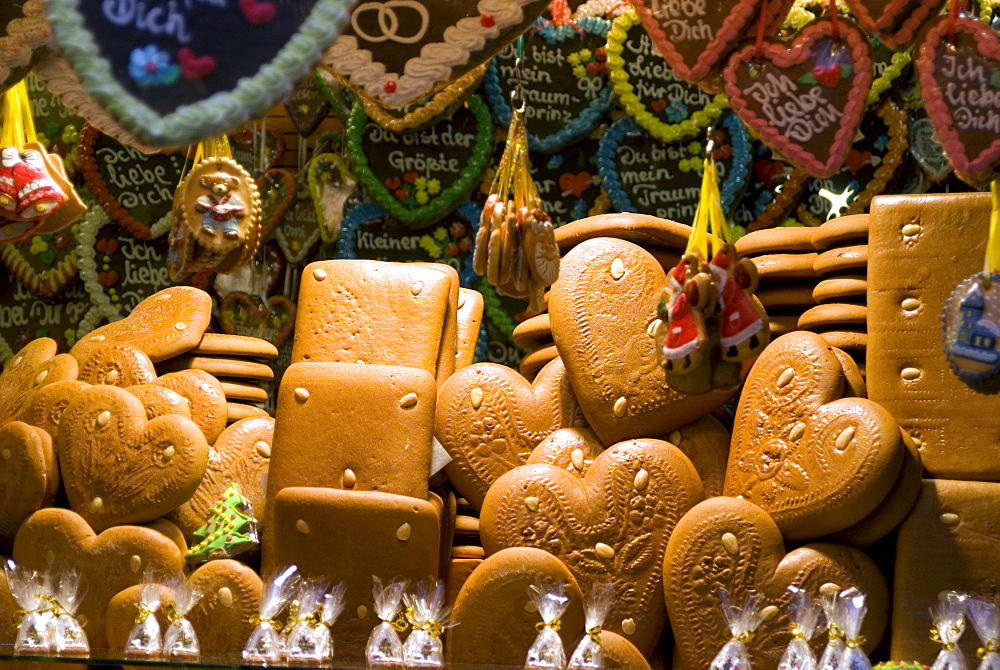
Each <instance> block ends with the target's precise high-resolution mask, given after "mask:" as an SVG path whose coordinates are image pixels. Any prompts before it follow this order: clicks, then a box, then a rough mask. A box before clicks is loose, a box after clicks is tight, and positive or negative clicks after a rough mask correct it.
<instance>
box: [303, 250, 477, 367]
mask: <svg viewBox="0 0 1000 670" xmlns="http://www.w3.org/2000/svg"><path fill="white" fill-rule="evenodd" d="M454 290H455V296H454V299H455V300H456V301H457V299H458V296H457V286H456V287H454ZM452 292H453V286H452V278H451V277H450V276H449V274H448V273H446V272H442V271H440V270H439V269H435V268H430V267H426V265H424V264H421V263H385V262H382V261H371V260H332V261H319V262H316V263H311V264H310V265H308V266H307V267H306V269H305V270H304V271H303V273H302V285H301V287H300V288H299V303H298V316H297V317H296V326H295V341H294V343H293V345H292V362H293V363H299V362H303V361H310V362H318V361H322V362H335V363H358V362H363V363H375V364H385V365H403V366H407V367H414V368H420V369H422V370H426V371H427V372H429V373H431V374H432V375H436V374H437V372H438V358H439V354H440V352H441V342H442V337H443V335H444V333H445V331H446V327H445V322H446V319H447V316H448V309H449V304H450V303H451V300H452ZM451 332H452V333H454V332H455V331H454V330H452V331H451ZM452 349H453V347H452Z"/></svg>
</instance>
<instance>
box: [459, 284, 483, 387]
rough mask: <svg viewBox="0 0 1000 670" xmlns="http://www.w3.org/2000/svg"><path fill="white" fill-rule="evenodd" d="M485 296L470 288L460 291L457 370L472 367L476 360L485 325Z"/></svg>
mask: <svg viewBox="0 0 1000 670" xmlns="http://www.w3.org/2000/svg"><path fill="white" fill-rule="evenodd" d="M484 306H485V305H484V303H483V294H482V293H480V292H479V291H474V290H472V289H469V288H462V289H459V291H458V338H457V346H456V349H455V370H461V369H462V368H465V367H468V366H470V365H472V364H473V363H474V362H475V360H476V345H477V344H479V328H480V326H481V325H482V323H483V309H484Z"/></svg>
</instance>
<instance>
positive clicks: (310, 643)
mask: <svg viewBox="0 0 1000 670" xmlns="http://www.w3.org/2000/svg"><path fill="white" fill-rule="evenodd" d="M326 589H327V583H326V582H324V581H318V580H302V581H301V582H300V584H299V591H298V594H297V595H296V596H295V600H293V601H292V605H291V606H289V619H288V624H287V625H286V628H287V629H288V635H287V636H286V637H285V658H286V659H287V660H288V662H289V663H296V664H314V663H319V661H320V649H319V640H318V639H317V636H316V631H317V630H318V629H319V628H320V623H319V615H320V610H321V609H322V607H323V596H325V595H326Z"/></svg>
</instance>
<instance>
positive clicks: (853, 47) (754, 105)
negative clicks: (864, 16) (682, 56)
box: [723, 18, 872, 178]
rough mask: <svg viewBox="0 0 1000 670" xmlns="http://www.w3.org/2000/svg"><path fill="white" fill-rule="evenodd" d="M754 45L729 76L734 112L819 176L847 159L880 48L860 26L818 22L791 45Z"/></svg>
mask: <svg viewBox="0 0 1000 670" xmlns="http://www.w3.org/2000/svg"><path fill="white" fill-rule="evenodd" d="M760 52H761V53H759V54H758V49H757V48H756V46H755V45H753V44H750V45H748V46H745V47H743V48H742V49H740V50H739V51H737V52H736V53H735V54H733V55H732V56H731V57H730V59H729V61H728V62H727V63H726V68H725V71H724V73H723V76H724V82H725V91H726V94H727V95H728V96H729V101H730V103H732V105H733V110H734V111H735V112H736V113H737V114H739V116H740V118H741V119H742V120H743V122H744V123H746V124H747V126H748V127H749V128H750V130H751V131H752V132H753V133H754V134H755V135H757V136H758V137H759V138H760V139H761V140H762V141H763V142H764V143H765V144H767V145H768V146H770V147H771V148H772V149H774V150H775V151H777V152H779V153H781V154H783V155H784V156H786V157H787V158H788V159H789V160H790V161H792V162H793V163H795V164H796V165H798V166H800V167H802V168H804V169H805V170H806V171H807V172H808V173H809V174H811V175H812V176H814V177H820V178H823V177H829V176H830V175H832V174H833V173H834V172H836V171H837V169H838V168H839V167H840V166H841V165H843V164H844V158H845V157H846V156H847V152H848V150H849V149H850V147H851V143H852V142H853V141H854V136H855V133H856V132H857V129H858V126H859V124H860V123H861V118H862V116H863V114H864V110H865V105H866V100H867V97H868V90H869V87H870V86H871V83H872V49H871V45H870V43H869V41H868V38H867V37H866V36H865V35H864V33H862V32H861V31H860V30H859V29H858V28H857V27H856V26H855V25H854V24H853V23H851V22H849V21H847V20H846V19H843V18H841V19H838V21H837V24H836V26H834V24H833V23H832V22H831V21H829V20H821V21H817V22H816V23H813V24H811V25H809V26H808V27H807V28H806V29H804V30H803V31H802V32H801V33H800V34H799V35H798V36H796V38H795V39H794V40H793V41H792V43H791V45H790V46H788V47H786V46H785V45H784V44H776V43H768V44H765V45H764V47H763V48H762V49H760Z"/></svg>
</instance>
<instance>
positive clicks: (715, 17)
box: [633, 0, 791, 83]
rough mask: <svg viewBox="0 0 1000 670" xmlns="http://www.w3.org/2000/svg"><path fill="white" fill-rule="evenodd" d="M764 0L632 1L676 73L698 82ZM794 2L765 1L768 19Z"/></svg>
mask: <svg viewBox="0 0 1000 670" xmlns="http://www.w3.org/2000/svg"><path fill="white" fill-rule="evenodd" d="M760 4H761V3H760V0H713V1H712V2H707V1H705V2H689V3H680V4H676V3H670V2H663V0H635V1H634V2H633V6H634V7H635V11H636V13H637V14H638V15H639V18H640V19H642V25H643V27H644V28H645V29H646V32H647V33H649V36H650V37H651V38H652V40H653V43H654V44H655V45H656V47H657V48H658V49H659V50H660V53H662V54H663V57H664V58H666V59H667V62H668V63H670V67H672V68H673V70H674V72H676V73H677V75H678V76H679V77H680V78H681V79H683V80H685V81H688V82H691V83H694V82H696V81H699V80H701V79H704V78H705V77H707V76H708V75H709V74H710V73H711V72H712V70H714V69H715V68H716V66H717V65H719V62H720V60H721V59H722V56H723V55H724V54H725V53H726V52H727V51H729V50H730V49H731V48H732V45H733V44H734V43H735V42H736V41H737V40H738V39H739V38H740V37H741V36H742V35H743V34H744V33H745V32H746V31H747V29H748V28H749V27H750V26H751V22H754V23H756V21H757V19H758V18H759V16H760V10H759V7H760ZM790 4H791V3H788V2H785V1H781V2H774V3H767V4H766V5H765V12H766V15H765V16H764V17H760V18H762V20H763V21H765V22H766V23H768V24H773V23H775V22H780V21H781V20H782V19H784V17H785V14H787V13H788V8H789V6H790Z"/></svg>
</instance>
